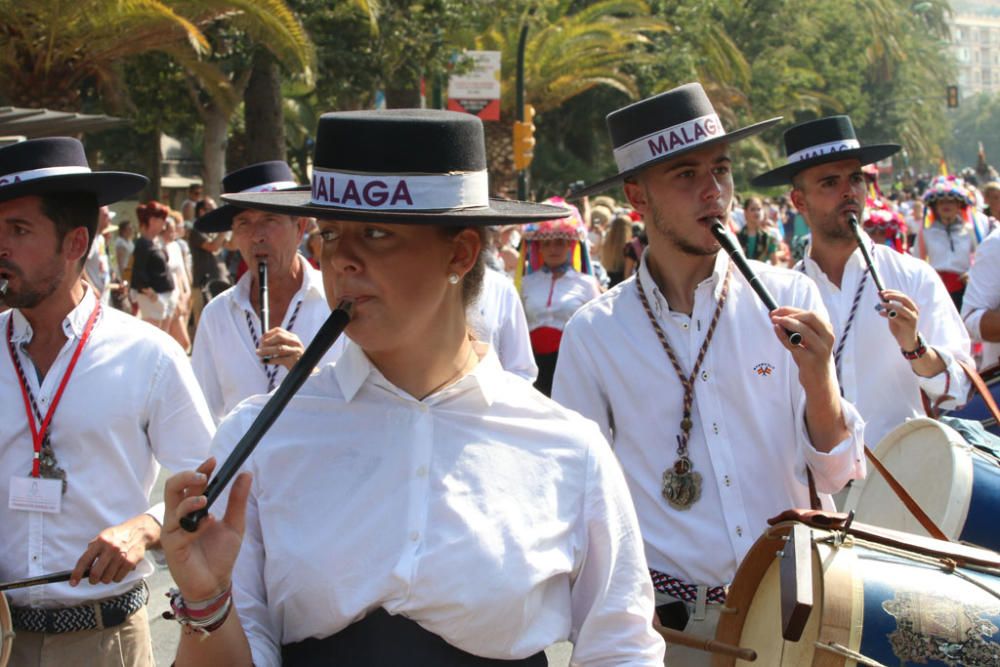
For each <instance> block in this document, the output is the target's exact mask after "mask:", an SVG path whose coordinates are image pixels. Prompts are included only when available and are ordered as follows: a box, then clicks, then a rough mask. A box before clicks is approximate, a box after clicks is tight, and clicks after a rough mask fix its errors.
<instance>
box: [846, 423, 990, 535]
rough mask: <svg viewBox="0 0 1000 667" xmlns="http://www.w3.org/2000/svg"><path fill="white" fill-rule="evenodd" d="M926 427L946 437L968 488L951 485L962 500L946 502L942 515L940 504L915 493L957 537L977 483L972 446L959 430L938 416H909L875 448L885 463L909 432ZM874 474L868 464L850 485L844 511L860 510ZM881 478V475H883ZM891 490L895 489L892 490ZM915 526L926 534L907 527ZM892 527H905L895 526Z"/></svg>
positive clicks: (944, 528)
mask: <svg viewBox="0 0 1000 667" xmlns="http://www.w3.org/2000/svg"><path fill="white" fill-rule="evenodd" d="M924 429H933V430H934V431H935V433H936V435H940V437H942V438H943V439H945V441H946V442H947V444H948V445H952V446H951V447H950V453H951V458H952V466H953V470H954V471H955V472H956V473H957V475H958V481H959V482H960V483H961V485H962V486H964V487H965V488H964V489H962V488H956V489H952V493H951V494H949V496H950V497H952V498H956V499H958V501H959V502H958V503H951V502H948V503H946V505H945V511H944V516H943V517H942V518H940V519H939V518H936V517H935V516H934V513H935V512H937V511H939V510H940V509H941V508H940V507H925V506H924V504H922V503H920V501H919V499H918V498H916V497H915V498H914V500H916V501H917V502H918V504H920V508H921V509H922V510H924V511H925V512H927V513H928V515H930V516H931V518H932V519H933V520H934V521H935V523H937V526H938V528H940V529H941V531H942V532H943V533H944V534H945V535H947V536H948V538H949V539H953V540H954V539H958V536H959V535H960V534H961V532H962V528H963V527H964V526H965V522H966V519H967V518H968V516H969V505H970V503H971V501H972V486H973V483H974V481H973V471H972V458H971V454H970V450H971V448H970V446H969V444H968V443H967V442H966V441H965V439H964V438H962V436H961V435H960V434H959V433H958V431H956V430H955V429H953V428H951V427H950V426H948V425H947V424H944V423H942V422H940V421H938V420H936V419H931V418H929V417H914V418H913V419H908V420H906V421H905V422H903V423H902V424H900V425H899V426H897V427H896V428H894V429H892V430H891V431H889V433H887V434H886V435H885V437H883V438H882V440H880V441H879V443H878V444H877V445H876V446H875V449H874V450H873V452H874V454H875V456H876V457H878V459H879V460H880V461H881V462H882V463H883V465H885V462H886V459H887V457H888V456H889V454H890V453H891V452H892V451H893V450H894V448H896V447H899V446H900V445H901V444H902V443H903V441H904V440H905V438H906V437H907V436H910V435H912V434H913V433H916V432H918V431H922V430H924ZM958 452H965V453H966V454H967V455H966V456H964V457H963V456H961V455H960V454H959V453H958ZM886 467H888V466H886ZM890 472H892V473H893V474H896V473H895V471H893V470H891V469H890ZM872 475H875V476H879V473H878V471H876V470H874V469H872V468H869V470H868V474H867V475H866V478H865V479H864V480H856V481H855V482H856V483H855V484H852V485H851V490H850V491H848V493H847V498H846V500H845V501H844V511H848V512H849V511H851V510H854V511H857V510H858V506H859V504H860V503H861V501H862V499H863V498H864V494H865V492H866V489H867V488H868V479H869V478H870V476H872ZM879 478H880V479H881V477H880V476H879ZM899 482H900V484H903V485H904V488H906V490H907V491H909V492H910V493H914V492H913V491H912V490H911V489H910V488H908V487H906V484H905V483H904V481H903V480H899ZM882 483H883V484H885V481H884V480H882ZM886 486H887V485H886ZM890 493H892V492H891V490H890ZM900 502H902V501H900ZM858 520H859V521H862V522H871V519H866V518H865V517H864V516H863V515H861V514H859V515H858ZM914 529H915V530H919V531H921V532H920V533H919V534H921V535H925V536H926V535H927V533H926V531H924V530H923V528H921V527H919V526H915V527H913V529H906V530H907V532H914ZM893 530H903V529H901V528H893Z"/></svg>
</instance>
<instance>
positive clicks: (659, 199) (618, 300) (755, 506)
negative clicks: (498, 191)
mask: <svg viewBox="0 0 1000 667" xmlns="http://www.w3.org/2000/svg"><path fill="white" fill-rule="evenodd" d="M777 121H778V119H772V120H770V121H766V122H763V123H758V124H756V125H752V126H750V127H748V128H744V129H742V130H738V131H736V132H732V133H728V134H727V133H726V132H725V130H724V129H723V127H722V125H721V122H720V121H719V119H718V116H717V115H716V114H715V111H714V110H713V108H712V105H711V102H710V101H709V100H708V97H707V96H706V95H705V93H704V91H703V90H702V88H701V86H700V85H699V84H688V85H685V86H681V87H680V88H676V89H674V90H671V91H668V92H666V93H662V94H660V95H657V96H655V97H652V98H649V99H647V100H643V101H641V102H638V103H636V104H633V105H631V106H629V107H626V108H624V109H620V110H618V111H615V112H613V113H612V114H610V115H609V116H608V118H607V122H608V129H609V132H610V134H611V139H612V143H613V144H614V146H615V149H614V151H615V159H616V161H617V163H618V166H619V171H620V173H619V174H618V175H617V176H615V177H612V178H610V179H607V180H605V181H602V182H601V183H598V184H596V185H594V186H591V187H590V188H588V189H587V191H589V192H594V191H597V190H601V189H605V188H607V187H610V186H611V185H613V184H615V183H617V182H619V181H621V180H622V179H624V180H625V194H626V195H627V196H628V198H629V201H630V203H631V204H632V207H633V208H634V209H635V210H636V211H638V212H640V213H641V214H642V215H643V218H644V220H645V221H646V231H647V234H648V237H649V247H648V248H647V250H646V252H645V253H644V255H643V259H642V262H641V264H640V267H639V271H638V274H637V276H636V278H634V279H631V280H626V281H625V282H623V283H621V284H620V285H618V286H616V287H615V288H613V289H611V290H610V291H608V292H606V293H605V294H603V295H601V296H600V297H598V298H597V299H595V300H594V301H592V302H591V303H589V304H587V305H586V306H584V307H583V308H581V309H580V310H579V311H578V312H577V313H576V315H574V317H573V319H572V320H570V322H569V325H568V326H567V327H566V331H565V335H564V337H563V340H562V347H561V348H560V352H559V362H558V366H557V368H556V377H555V385H554V388H553V398H554V399H555V400H557V401H559V402H560V403H562V404H563V405H565V406H567V407H569V408H571V409H573V410H577V411H578V412H580V413H581V414H583V415H584V416H586V417H589V418H591V419H593V420H594V421H596V422H597V424H598V425H599V426H600V427H601V430H602V432H603V433H604V434H605V435H606V436H607V437H608V439H609V441H610V442H611V443H612V446H613V447H614V450H615V454H616V455H617V456H618V459H619V460H620V461H621V464H622V468H623V470H624V472H625V477H626V480H627V481H628V484H629V489H630V491H631V493H632V499H633V501H634V502H635V506H636V510H637V512H638V515H639V524H640V528H641V530H642V535H643V540H644V542H645V546H646V556H647V560H648V561H649V566H650V568H651V570H652V576H653V581H654V585H655V586H656V588H657V591H658V593H657V602H658V604H659V605H660V608H659V612H660V613H659V619H660V621H661V622H663V623H664V624H665V625H669V626H671V627H674V628H676V629H683V630H685V631H686V632H690V633H695V634H698V635H701V636H707V637H711V636H714V633H715V626H716V624H717V622H718V616H719V609H720V607H721V605H722V604H723V603H724V601H725V595H726V587H727V586H728V585H729V584H730V583H731V582H732V580H733V576H734V574H735V572H736V568H737V566H738V565H739V563H740V561H741V560H742V558H743V556H744V555H745V554H746V553H747V551H748V550H749V548H750V546H751V545H752V544H753V543H754V541H755V540H756V538H757V537H759V536H760V535H761V534H762V533H763V531H764V530H765V528H766V525H767V524H766V521H767V519H768V518H770V517H772V516H774V515H777V514H779V513H780V512H782V511H784V510H785V509H788V508H790V507H808V506H810V495H811V494H810V488H809V479H810V475H809V472H807V471H811V477H812V479H814V481H815V488H816V490H817V491H818V492H819V493H820V494H822V502H823V505H824V507H827V508H832V500H831V499H830V497H829V495H827V494H830V493H832V492H835V491H837V490H838V489H839V488H840V487H842V486H843V485H844V484H845V483H846V482H847V481H848V480H849V479H851V478H854V477H858V476H861V475H863V473H864V462H863V459H862V453H861V437H860V436H861V429H862V422H861V419H860V417H859V416H858V415H857V412H856V411H855V410H854V408H853V407H852V406H851V405H850V404H849V403H847V402H846V401H844V400H843V399H841V397H840V392H839V388H838V387H837V381H836V376H835V374H834V370H833V360H832V357H831V350H832V345H833V332H832V331H831V330H830V326H829V324H828V323H827V322H826V314H825V311H824V309H823V305H822V302H821V301H820V299H819V295H818V294H817V291H816V288H815V286H813V285H812V284H811V282H810V281H809V280H808V279H806V278H805V276H802V275H798V274H795V273H793V272H791V271H788V270H786V269H779V268H776V267H771V266H768V265H765V264H761V263H757V262H754V263H753V267H754V269H755V270H757V271H758V272H759V273H758V277H759V279H760V280H761V281H762V282H763V283H764V284H765V285H766V286H767V288H768V289H769V290H770V291H771V293H772V294H773V296H774V298H775V301H776V302H777V303H778V304H780V306H781V307H779V308H778V309H777V310H775V311H774V312H773V313H771V314H770V316H768V314H767V311H766V309H765V308H764V307H763V305H762V303H761V301H760V299H759V298H758V297H757V296H756V295H755V294H754V292H753V290H752V289H751V288H750V286H749V284H748V283H747V281H746V280H745V279H744V278H743V277H742V276H741V275H740V274H739V273H738V272H736V270H735V267H733V266H732V262H731V261H730V258H729V257H728V256H727V255H726V254H725V253H722V252H719V251H720V245H719V243H718V241H717V240H716V239H715V237H714V236H713V234H712V233H711V231H710V225H711V224H712V223H722V224H725V219H726V214H727V212H728V211H729V206H730V202H731V200H732V196H733V179H732V175H731V173H730V164H731V160H730V157H729V144H730V143H732V142H733V141H737V140H739V139H742V138H744V137H746V136H749V135H751V134H754V133H756V132H759V131H761V130H763V129H766V128H767V127H770V126H772V125H774V124H775V123H776V122H777ZM782 329H784V330H790V331H794V332H798V333H800V334H801V335H802V338H803V342H802V345H801V346H798V347H796V346H792V345H791V344H790V343H789V342H788V337H787V334H786V332H785V331H783V330H782ZM668 350H669V351H668ZM680 376H683V378H684V379H683V381H682V380H681V379H680ZM710 660H711V658H710V654H708V653H700V652H697V651H694V650H693V649H685V648H683V647H679V646H674V645H668V649H667V664H681V665H707V664H709V663H710Z"/></svg>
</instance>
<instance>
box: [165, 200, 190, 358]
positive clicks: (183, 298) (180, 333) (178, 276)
mask: <svg viewBox="0 0 1000 667" xmlns="http://www.w3.org/2000/svg"><path fill="white" fill-rule="evenodd" d="M178 224H181V225H183V224H184V223H183V222H180V223H179V222H178V220H177V219H176V218H175V217H174V216H170V217H168V218H167V220H166V222H165V223H164V225H163V231H162V232H160V242H161V243H162V245H163V250H164V252H166V253H167V269H168V270H169V271H170V277H171V279H172V280H173V283H174V293H173V295H172V296H171V300H172V301H173V302H174V304H175V305H174V309H173V312H171V313H170V317H169V318H168V320H167V322H166V325H165V326H164V330H165V331H166V332H167V333H169V334H170V335H171V336H173V338H174V340H176V341H177V342H178V343H179V344H180V346H181V347H182V348H183V349H184V351H185V352H188V351H189V350H190V349H191V336H190V335H189V334H188V329H187V321H188V316H189V315H190V313H191V279H190V278H189V276H188V270H187V265H186V263H185V261H184V250H183V248H182V247H181V244H180V243H178V239H177V225H178Z"/></svg>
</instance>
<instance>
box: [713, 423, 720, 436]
mask: <svg viewBox="0 0 1000 667" xmlns="http://www.w3.org/2000/svg"><path fill="white" fill-rule="evenodd" d="M712 432H713V433H715V435H719V424H718V423H716V422H712Z"/></svg>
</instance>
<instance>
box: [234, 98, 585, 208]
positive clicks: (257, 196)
mask: <svg viewBox="0 0 1000 667" xmlns="http://www.w3.org/2000/svg"><path fill="white" fill-rule="evenodd" d="M223 199H224V200H225V201H226V202H227V203H229V204H234V205H237V206H240V207H243V208H253V209H259V210H263V211H275V212H278V213H285V214H288V215H307V216H312V217H316V218H336V219H338V220H349V221H350V220H357V221H379V222H387V223H389V222H391V223H398V224H438V225H462V226H465V225H492V224H501V223H507V224H510V223H514V222H531V221H536V220H545V219H551V218H563V217H566V216H567V215H568V214H569V212H568V211H567V210H566V209H564V208H561V207H556V206H546V205H544V204H532V203H528V202H518V201H506V200H501V199H492V198H490V196H489V183H488V180H487V175H486V145H485V140H484V135H483V124H482V121H480V120H479V118H477V117H476V116H473V115H471V114H463V113H456V112H453V111H438V110H435V109H390V110H386V111H341V112H333V113H327V114H323V116H322V117H321V118H320V121H319V127H318V129H317V132H316V150H315V154H314V159H313V176H312V185H311V187H310V188H309V189H308V190H306V189H298V190H283V191H272V192H241V193H239V194H226V195H224V196H223Z"/></svg>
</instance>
